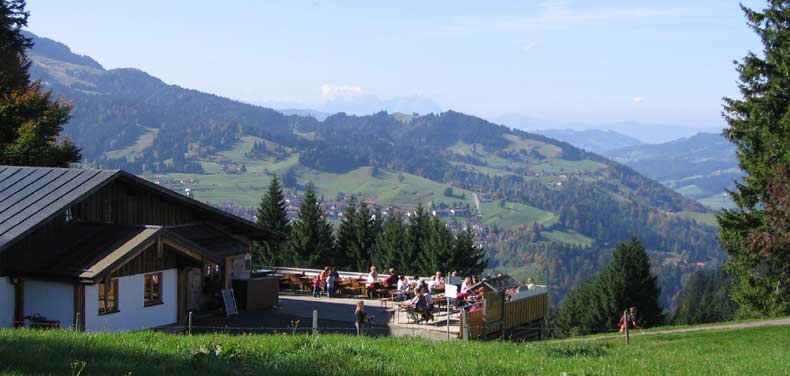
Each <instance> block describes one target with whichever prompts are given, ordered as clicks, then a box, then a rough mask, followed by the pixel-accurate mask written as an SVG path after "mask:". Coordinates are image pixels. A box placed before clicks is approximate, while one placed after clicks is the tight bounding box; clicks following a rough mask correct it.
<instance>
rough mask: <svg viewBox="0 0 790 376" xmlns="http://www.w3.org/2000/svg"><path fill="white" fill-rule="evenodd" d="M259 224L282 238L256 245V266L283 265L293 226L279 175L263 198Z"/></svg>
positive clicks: (274, 177) (258, 219)
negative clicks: (285, 249) (286, 244)
mask: <svg viewBox="0 0 790 376" xmlns="http://www.w3.org/2000/svg"><path fill="white" fill-rule="evenodd" d="M257 223H258V224H259V225H261V226H263V227H266V228H267V229H270V230H273V231H275V232H276V233H277V234H278V235H280V234H281V236H280V237H277V238H273V239H267V240H265V241H262V242H258V243H256V244H255V252H254V256H255V260H254V261H255V264H256V265H268V266H274V265H282V264H283V262H284V261H285V260H284V259H283V256H284V254H283V252H284V248H285V243H286V241H287V240H288V236H289V234H290V232H291V225H290V223H289V220H288V212H287V210H286V205H285V196H283V191H282V188H281V187H280V180H279V179H278V178H277V175H274V176H273V177H272V180H271V182H270V183H269V189H268V190H267V191H266V193H265V194H264V195H263V198H261V203H260V205H259V206H258V214H257Z"/></svg>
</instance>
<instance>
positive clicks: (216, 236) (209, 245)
mask: <svg viewBox="0 0 790 376" xmlns="http://www.w3.org/2000/svg"><path fill="white" fill-rule="evenodd" d="M167 229H168V230H169V231H170V232H171V233H175V234H176V235H177V236H179V237H181V238H182V239H184V240H186V241H188V242H191V243H193V244H197V245H199V246H200V247H201V248H202V249H203V250H205V251H207V252H209V253H211V254H212V255H214V256H215V257H217V258H219V259H222V258H223V257H227V256H234V255H241V254H245V253H248V252H249V251H250V248H249V247H248V246H247V245H245V244H244V243H242V242H240V241H238V240H236V239H234V238H233V237H231V236H229V235H226V234H225V233H223V232H221V231H219V230H217V229H215V228H213V227H211V226H210V225H206V224H195V225H185V226H170V227H167Z"/></svg>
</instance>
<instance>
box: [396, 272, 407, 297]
mask: <svg viewBox="0 0 790 376" xmlns="http://www.w3.org/2000/svg"><path fill="white" fill-rule="evenodd" d="M410 287H411V286H409V279H408V278H406V276H405V275H402V276H400V279H399V280H398V289H397V290H396V291H395V292H396V294H397V296H398V297H399V298H400V299H407V298H408V297H409V289H410Z"/></svg>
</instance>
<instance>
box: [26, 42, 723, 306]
mask: <svg viewBox="0 0 790 376" xmlns="http://www.w3.org/2000/svg"><path fill="white" fill-rule="evenodd" d="M34 42H35V47H34V48H33V49H32V51H31V52H30V55H29V56H30V58H31V60H32V62H33V65H32V68H31V74H32V76H33V78H34V79H39V80H41V81H43V82H44V83H46V85H48V86H49V87H51V88H52V89H53V91H54V92H55V93H56V94H57V95H60V96H63V97H65V98H66V99H67V100H69V101H71V102H73V104H74V110H73V112H72V114H73V117H72V120H71V121H70V122H69V124H68V125H67V126H66V128H65V133H66V134H67V135H68V136H69V137H70V138H72V140H73V141H74V142H75V143H76V144H77V145H79V146H80V147H82V148H83V156H84V162H85V163H86V164H90V165H94V164H98V165H101V166H102V167H105V168H123V169H126V170H128V171H131V172H135V173H138V174H146V175H148V176H149V177H160V178H162V179H163V180H165V179H167V178H168V177H177V178H181V177H185V176H191V177H196V178H197V179H196V180H197V181H200V183H199V185H197V186H196V187H194V188H195V190H196V191H197V192H198V193H197V194H198V197H199V198H200V199H203V200H210V201H214V202H222V201H227V202H231V203H234V204H236V205H239V206H244V207H251V206H254V205H255V203H256V202H257V200H258V199H259V198H260V195H261V194H262V192H263V187H264V186H265V184H266V183H267V182H268V175H270V174H272V173H276V174H278V175H281V176H283V177H284V179H283V180H284V183H286V186H288V187H289V188H292V189H294V188H298V187H303V186H304V184H306V183H308V182H309V183H311V184H312V185H314V186H316V188H317V189H318V191H319V193H320V194H322V195H325V196H326V197H334V196H335V195H338V194H340V193H352V194H359V195H361V196H364V197H366V198H370V199H373V200H375V201H376V202H378V203H380V204H381V205H382V206H386V205H395V206H400V207H414V206H416V205H417V204H423V205H429V206H432V207H434V208H441V207H442V205H452V204H453V203H456V204H457V203H459V202H460V203H461V204H464V203H465V204H466V205H470V206H471V207H472V208H473V209H472V210H471V211H470V213H468V214H467V217H466V219H465V220H469V221H474V223H479V224H480V225H481V226H490V227H491V228H492V229H491V230H492V231H494V232H495V233H496V234H498V235H497V236H496V237H494V238H493V239H495V240H497V241H496V242H493V243H491V244H489V246H488V249H489V252H490V254H491V256H492V262H491V265H492V266H494V267H501V268H513V269H519V268H522V269H523V268H530V270H533V271H534V272H535V274H538V275H543V276H545V277H546V278H560V279H562V281H561V282H557V283H558V284H561V285H562V286H565V287H569V286H572V285H574V284H578V283H579V282H580V281H581V280H582V279H583V278H584V276H585V274H587V273H590V272H592V271H594V269H595V268H596V266H597V265H600V264H601V263H602V262H603V260H604V259H605V257H603V258H602V257H601V252H598V251H597V250H606V249H610V248H611V247H612V246H613V245H614V244H615V243H617V242H620V241H624V240H626V239H628V238H630V237H631V236H633V235H636V236H639V237H640V238H641V239H642V240H643V242H644V244H645V245H646V246H647V247H648V248H649V249H650V250H651V251H652V252H653V253H654V255H655V256H657V258H656V260H657V263H658V264H661V263H663V262H664V260H665V259H669V258H679V259H682V260H683V262H687V263H689V264H692V263H694V262H705V263H717V262H719V261H720V260H721V252H720V250H719V248H718V243H717V240H716V233H717V229H716V228H715V227H712V226H709V225H707V224H706V223H710V217H711V213H710V212H709V211H708V210H707V209H705V208H704V207H703V206H701V205H700V204H698V203H696V202H694V201H693V200H690V199H687V198H685V197H683V196H681V195H679V194H677V193H676V192H674V191H672V190H670V189H668V188H666V187H664V186H662V185H661V184H659V183H657V182H655V181H653V180H651V179H649V178H646V177H644V176H642V175H640V174H639V173H637V172H635V171H634V170H632V169H631V168H628V167H626V166H623V165H620V164H618V163H616V162H612V161H610V160H608V159H606V158H603V157H601V156H599V155H597V154H593V153H590V152H586V151H584V150H582V149H579V148H576V147H574V146H572V145H570V144H567V143H564V142H561V141H557V140H554V139H551V138H547V137H545V136H540V135H537V134H532V133H527V132H523V131H519V130H514V129H510V128H508V127H505V126H501V125H496V124H492V123H490V122H487V121H485V120H483V119H480V118H477V117H473V116H469V115H465V114H462V113H459V112H453V111H448V112H445V113H441V114H427V115H422V116H419V115H414V114H412V115H406V114H388V113H384V112H382V113H378V114H374V115H369V116H348V115H345V114H342V113H340V114H335V115H332V116H329V117H327V118H326V119H325V120H323V121H319V120H317V119H314V118H312V117H302V116H296V115H292V116H285V115H283V114H281V113H279V112H277V111H274V110H271V109H267V108H262V107H258V106H253V105H248V104H244V103H241V102H237V101H233V100H230V99H227V98H222V97H219V96H216V95H211V94H206V93H201V92H198V91H195V90H190V89H185V88H181V87H179V86H175V85H168V84H166V83H164V82H162V81H161V80H160V79H158V78H155V77H152V76H150V75H148V74H146V73H145V72H142V71H140V70H136V69H127V68H124V69H111V70H105V69H104V68H103V67H102V66H101V65H100V64H99V63H98V62H96V61H94V60H93V59H91V58H89V57H86V56H78V55H75V54H73V53H71V52H70V51H69V49H68V47H66V46H65V45H62V44H59V43H57V42H54V41H52V40H48V39H44V38H37V37H36V38H34ZM184 174H189V175H184ZM447 188H451V189H449V190H448V189H447ZM558 248H559V249H560V250H559V251H557V252H554V251H553V250H556V249H558ZM579 249H585V252H576V251H575V250H579ZM557 255H564V256H563V257H566V258H567V259H564V260H560V261H559V262H554V261H557V260H554V259H552V257H557ZM557 265H559V267H558V266H557ZM555 267H557V268H558V269H556V270H550V268H555ZM671 290H672V289H670V290H668V291H669V293H670V294H671V293H672V291H671Z"/></svg>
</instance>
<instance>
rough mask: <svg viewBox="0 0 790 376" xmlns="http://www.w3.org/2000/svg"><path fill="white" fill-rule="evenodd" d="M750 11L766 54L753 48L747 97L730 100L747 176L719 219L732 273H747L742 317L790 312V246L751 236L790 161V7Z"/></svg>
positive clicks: (743, 77)
mask: <svg viewBox="0 0 790 376" xmlns="http://www.w3.org/2000/svg"><path fill="white" fill-rule="evenodd" d="M742 9H743V11H744V13H745V15H746V19H747V21H748V24H749V26H750V27H751V28H752V30H754V31H755V33H757V35H758V36H759V37H760V39H761V41H762V43H763V45H764V49H763V55H762V56H758V55H755V54H754V53H751V52H750V53H748V54H747V55H746V57H744V58H743V60H742V61H741V62H740V63H739V64H738V65H737V71H738V73H739V74H740V84H739V88H740V91H741V97H742V98H741V99H734V98H724V103H725V105H724V109H725V116H726V118H727V122H728V123H729V128H727V129H726V130H725V131H724V135H725V137H727V138H728V139H729V140H730V141H732V142H733V143H734V144H735V145H736V147H737V150H738V160H739V162H740V167H741V169H742V170H743V171H744V172H745V173H746V174H747V175H746V177H745V178H744V179H743V183H742V184H738V185H737V189H736V190H735V191H733V192H731V197H732V199H733V201H734V202H735V204H736V205H737V207H736V208H735V209H731V210H724V211H723V213H722V214H721V215H720V216H719V224H720V226H721V229H722V233H721V240H722V245H723V247H724V249H725V251H726V252H727V254H728V255H729V256H730V259H729V262H728V265H727V267H728V270H730V271H731V272H733V273H734V274H735V275H737V276H738V277H739V278H740V283H739V284H737V285H736V286H737V287H736V288H735V290H734V291H733V298H734V299H735V300H736V302H737V303H738V304H739V305H740V309H739V316H741V317H747V316H785V315H788V314H790V284H789V283H788V281H790V245H788V244H784V245H783V246H781V247H778V248H776V249H773V250H772V251H770V252H768V251H766V250H765V249H764V248H762V247H760V245H761V242H750V237H752V236H753V234H755V233H759V232H762V231H763V230H764V229H765V228H767V227H770V226H771V223H770V219H769V218H768V217H767V215H766V204H769V203H770V202H771V201H772V192H771V184H772V181H773V177H774V175H775V174H776V173H777V171H778V170H779V169H780V168H781V167H782V166H783V165H787V164H788V163H790V118H789V117H788V116H787V109H788V108H790V7H789V6H788V3H787V2H786V1H770V2H769V3H768V5H767V8H766V9H764V10H763V11H755V10H752V9H748V8H746V7H742ZM781 184H784V185H786V184H787V181H783V182H781ZM784 210H787V208H786V207H785V208H784ZM788 231H790V229H784V232H788ZM773 235H774V236H776V235H781V232H780V233H775V234H773Z"/></svg>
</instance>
